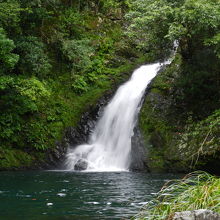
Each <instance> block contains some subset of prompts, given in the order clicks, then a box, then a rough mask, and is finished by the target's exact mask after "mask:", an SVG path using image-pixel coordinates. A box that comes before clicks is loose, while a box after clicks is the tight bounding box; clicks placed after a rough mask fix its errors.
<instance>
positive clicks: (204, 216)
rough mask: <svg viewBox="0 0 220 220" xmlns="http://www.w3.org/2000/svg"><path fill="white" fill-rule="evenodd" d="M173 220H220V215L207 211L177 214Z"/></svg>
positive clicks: (200, 210)
mask: <svg viewBox="0 0 220 220" xmlns="http://www.w3.org/2000/svg"><path fill="white" fill-rule="evenodd" d="M172 220H220V215H219V214H218V213H215V212H213V211H210V210H207V209H199V210H194V211H185V212H176V213H175V214H174V216H173V218H172Z"/></svg>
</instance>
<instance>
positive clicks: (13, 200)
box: [0, 171, 177, 220]
mask: <svg viewBox="0 0 220 220" xmlns="http://www.w3.org/2000/svg"><path fill="white" fill-rule="evenodd" d="M176 177H177V176H174V175H169V174H166V175H164V174H162V175H161V174H160V175H159V174H158V175H150V174H146V173H134V172H123V173H80V172H78V173H77V172H49V171H45V172H30V171H27V172H1V173H0V219H4V220H8V219H9V220H11V219H12V220H14V219H15V220H16V219H19V220H20V219H28V220H33V219H36V220H47V219H53V220H62V219H63V220H66V219H67V220H69V219H74V220H81V219H82V220H84V219H89V220H90V219H128V218H129V217H131V216H133V215H135V214H136V213H137V212H138V211H139V209H140V208H141V207H142V206H143V204H144V203H146V202H147V201H149V200H150V199H151V198H152V196H153V195H154V193H156V192H158V191H159V189H160V188H161V186H162V185H163V184H164V183H165V181H167V180H170V179H174V178H176Z"/></svg>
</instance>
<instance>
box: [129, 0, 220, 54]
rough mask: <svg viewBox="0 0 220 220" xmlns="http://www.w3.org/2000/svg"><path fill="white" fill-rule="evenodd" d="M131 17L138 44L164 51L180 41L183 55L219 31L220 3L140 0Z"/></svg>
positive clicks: (186, 0)
mask: <svg viewBox="0 0 220 220" xmlns="http://www.w3.org/2000/svg"><path fill="white" fill-rule="evenodd" d="M127 19H128V21H129V22H130V23H129V26H128V34H129V36H130V37H131V38H133V39H135V41H136V44H137V45H138V47H140V48H145V49H146V50H155V51H158V52H159V54H160V53H161V52H163V53H164V52H165V51H168V50H169V48H171V45H172V43H173V41H174V40H177V41H179V46H180V49H181V52H182V55H183V56H184V57H187V56H189V54H190V53H191V50H193V49H194V47H198V46H204V45H205V43H204V42H207V39H210V38H213V37H214V36H215V35H217V34H218V33H219V30H220V2H219V1H218V0H210V1H205V0H185V1H178V2H175V1H173V0H158V1H153V0H146V1H145V0H136V1H134V2H133V3H132V7H131V12H129V13H128V14H127ZM215 39H216V38H215ZM213 44H216V41H215V42H213ZM158 52H157V53H158Z"/></svg>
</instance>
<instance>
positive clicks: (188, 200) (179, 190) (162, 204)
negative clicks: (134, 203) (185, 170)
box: [134, 172, 220, 220]
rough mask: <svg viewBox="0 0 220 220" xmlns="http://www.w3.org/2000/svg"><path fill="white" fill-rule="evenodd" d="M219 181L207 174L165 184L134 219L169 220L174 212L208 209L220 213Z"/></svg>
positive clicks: (189, 176)
mask: <svg viewBox="0 0 220 220" xmlns="http://www.w3.org/2000/svg"><path fill="white" fill-rule="evenodd" d="M219 193H220V179H219V178H217V177H214V176H211V175H209V174H207V173H198V172H195V173H191V174H188V175H187V176H186V177H184V178H183V179H182V180H173V181H171V182H168V183H166V184H165V186H164V187H163V188H162V189H161V191H160V192H159V193H158V195H157V197H156V198H155V199H153V200H152V201H150V202H149V203H148V204H147V205H146V207H144V208H143V211H142V212H141V213H140V214H139V215H138V216H136V217H135V218H134V219H149V220H151V219H152V220H153V219H155V220H162V219H170V218H171V217H172V216H173V214H174V213H175V212H181V211H186V210H187V211H192V210H198V209H209V210H212V211H214V212H218V213H220V203H219Z"/></svg>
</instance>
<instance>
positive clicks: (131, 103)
mask: <svg viewBox="0 0 220 220" xmlns="http://www.w3.org/2000/svg"><path fill="white" fill-rule="evenodd" d="M160 65H161V64H160V63H155V64H150V65H143V66H141V67H140V68H138V69H137V70H135V71H134V73H133V74H132V76H131V78H130V80H129V81H128V82H126V83H125V84H123V85H122V86H120V87H119V89H118V90H117V92H116V94H115V96H114V97H113V98H112V100H111V101H110V102H109V104H108V105H107V106H106V107H105V109H104V112H103V115H102V117H101V118H100V119H99V121H98V122H97V125H96V127H95V129H94V131H93V133H92V134H91V135H90V137H89V143H88V144H83V145H79V146H76V147H75V148H74V149H69V150H68V152H67V155H66V157H67V159H66V168H67V170H87V171H127V170H129V166H130V162H131V155H130V152H131V137H132V135H133V129H134V126H135V124H136V121H137V116H138V113H139V111H140V107H141V100H142V96H143V95H144V93H145V89H146V87H147V85H148V84H149V83H150V82H151V80H152V79H153V78H154V77H155V76H156V74H157V72H158V71H159V67H160Z"/></svg>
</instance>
